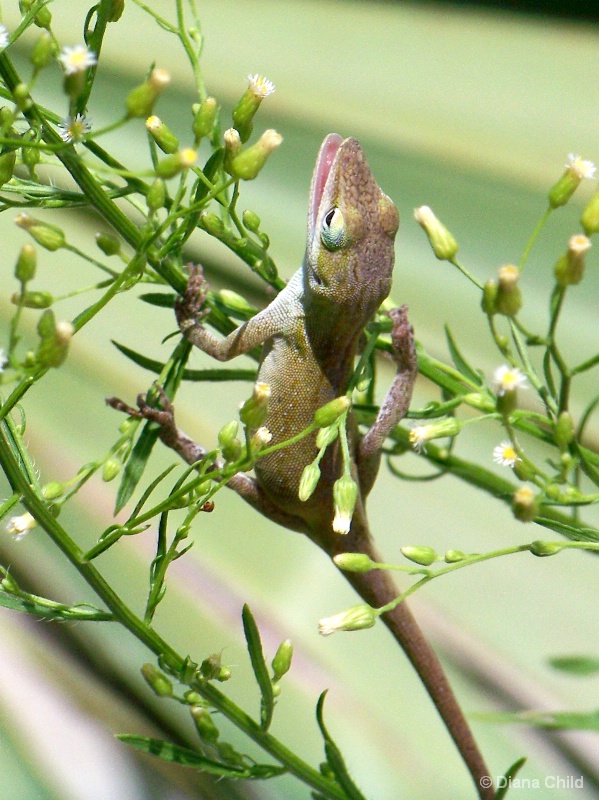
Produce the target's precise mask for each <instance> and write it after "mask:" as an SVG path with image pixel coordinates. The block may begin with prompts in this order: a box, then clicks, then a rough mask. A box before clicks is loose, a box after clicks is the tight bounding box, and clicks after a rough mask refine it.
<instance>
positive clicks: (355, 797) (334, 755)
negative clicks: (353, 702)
mask: <svg viewBox="0 0 599 800" xmlns="http://www.w3.org/2000/svg"><path fill="white" fill-rule="evenodd" d="M326 695H327V693H326V691H325V692H323V693H322V694H321V695H320V697H319V698H318V704H317V706H316V719H317V721H318V727H319V728H320V732H321V733H322V737H323V739H324V752H325V755H326V757H327V763H328V765H329V766H330V768H331V769H332V770H333V773H334V774H335V778H336V779H337V782H338V783H339V785H340V786H341V788H342V789H343V790H344V791H345V793H346V794H347V796H348V798H350V800H366V798H365V797H364V795H363V794H362V792H361V791H360V790H359V789H358V787H357V786H356V784H355V783H354V782H353V780H352V779H351V777H350V774H349V772H348V771H347V767H346V765H345V761H344V759H343V756H342V755H341V750H340V749H339V748H338V747H337V745H336V744H335V742H334V741H333V740H332V739H331V737H330V735H329V732H328V730H327V729H326V727H325V724H324V699H325V697H326Z"/></svg>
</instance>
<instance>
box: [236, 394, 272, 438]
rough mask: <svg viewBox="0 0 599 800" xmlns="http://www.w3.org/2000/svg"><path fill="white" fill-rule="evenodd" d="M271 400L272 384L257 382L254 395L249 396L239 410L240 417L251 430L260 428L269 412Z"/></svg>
mask: <svg viewBox="0 0 599 800" xmlns="http://www.w3.org/2000/svg"><path fill="white" fill-rule="evenodd" d="M269 400H270V384H268V383H256V384H254V391H253V393H252V396H251V397H250V398H248V399H247V400H246V401H245V403H243V405H242V406H241V408H240V410H239V419H240V420H241V422H242V424H243V425H245V426H246V427H247V428H249V429H250V430H256V429H257V428H259V427H260V426H261V425H262V423H263V422H264V420H265V419H266V415H267V413H268V401H269Z"/></svg>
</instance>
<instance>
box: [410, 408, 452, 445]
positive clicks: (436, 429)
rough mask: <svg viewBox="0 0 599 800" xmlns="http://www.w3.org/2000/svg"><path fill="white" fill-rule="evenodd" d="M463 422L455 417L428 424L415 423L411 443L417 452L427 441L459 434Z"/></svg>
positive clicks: (411, 432)
mask: <svg viewBox="0 0 599 800" xmlns="http://www.w3.org/2000/svg"><path fill="white" fill-rule="evenodd" d="M461 427H462V426H461V424H460V423H459V422H458V420H457V419H456V418H455V417H446V418H445V419H440V420H437V421H436V422H431V423H429V424H428V425H415V426H414V427H413V428H412V430H411V431H410V444H411V445H412V447H413V448H414V450H416V452H417V453H420V452H421V451H422V448H423V447H424V445H425V444H426V443H427V442H430V441H431V440H432V439H445V438H446V437H447V436H451V437H452V436H457V435H458V433H459V432H460V430H461Z"/></svg>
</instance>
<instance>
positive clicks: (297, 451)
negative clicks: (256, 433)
mask: <svg viewBox="0 0 599 800" xmlns="http://www.w3.org/2000/svg"><path fill="white" fill-rule="evenodd" d="M398 225H399V216H398V212H397V209H396V208H395V206H394V204H393V203H392V201H391V200H390V199H389V198H388V197H387V196H386V195H385V194H384V193H383V192H382V191H381V189H380V188H379V186H378V184H377V183H376V181H375V179H374V177H373V175H372V173H371V171H370V169H369V167H368V164H367V163H366V159H365V157H364V153H363V151H362V148H361V146H360V144H359V143H358V142H357V141H356V140H355V139H342V138H341V137H340V136H338V135H337V134H329V136H327V137H326V139H325V140H324V142H323V144H322V146H321V149H320V154H319V156H318V160H317V162H316V167H315V170H314V176H313V179H312V189H311V196H310V207H309V214H308V235H307V246H306V255H305V258H304V263H303V265H302V267H301V268H300V269H299V270H298V272H297V273H296V274H295V275H294V276H293V278H292V279H291V280H290V281H289V283H288V285H287V286H286V287H285V289H284V290H283V291H282V292H280V294H279V295H278V296H277V297H276V298H275V299H274V300H273V301H272V302H271V303H270V305H269V306H268V307H267V308H265V309H264V310H263V311H261V312H260V313H258V314H257V315H256V316H255V317H253V318H252V319H250V320H249V321H247V322H246V323H244V324H243V325H241V326H240V327H239V328H238V329H237V330H235V331H233V333H231V334H230V335H229V336H228V337H226V338H225V339H223V340H220V339H218V338H217V337H215V336H214V335H213V334H212V333H211V332H210V331H208V330H207V329H206V328H204V327H203V325H202V318H203V316H204V315H205V312H204V311H203V309H202V304H203V302H204V300H205V297H206V292H207V285H206V283H205V281H204V279H203V276H202V272H201V269H200V268H199V267H190V278H189V285H188V288H187V291H186V293H185V295H184V296H183V297H182V298H181V299H180V300H179V301H178V303H177V306H176V313H177V319H178V322H179V326H180V328H181V331H182V332H183V334H184V335H185V336H186V338H187V339H188V340H189V341H191V342H192V343H193V344H194V345H197V346H198V347H199V348H201V349H202V350H203V351H204V352H206V353H209V354H210V355H212V356H213V357H214V358H217V359H219V360H220V361H226V360H228V359H230V358H233V357H235V356H236V355H239V354H241V353H245V352H247V351H248V350H251V349H252V348H254V347H256V346H257V345H260V344H262V345H263V349H262V358H261V361H260V368H259V374H258V381H260V382H263V383H267V384H269V386H270V389H271V397H270V401H269V405H268V415H267V418H266V421H265V423H264V424H265V425H266V427H267V428H268V429H269V431H270V433H271V434H272V441H271V444H275V443H278V442H281V441H285V440H286V439H289V438H290V437H291V436H293V435H295V434H297V433H299V432H300V431H302V430H303V429H305V428H307V427H308V426H309V425H310V424H311V423H312V420H313V417H314V412H315V411H316V410H317V409H318V408H320V407H321V406H323V405H324V404H325V403H327V402H328V401H330V400H332V399H333V398H336V397H340V396H341V395H344V394H345V393H346V392H347V389H348V385H349V381H350V379H351V376H352V373H353V370H354V366H355V357H356V353H357V350H358V346H359V343H360V338H361V336H362V333H363V331H364V327H365V326H366V324H367V323H368V322H369V321H370V320H371V318H372V316H373V315H374V313H375V312H376V310H377V309H378V307H379V306H380V304H381V303H382V302H383V300H384V299H385V298H386V297H387V296H388V294H389V291H390V288H391V277H392V271H393V261H394V239H395V235H396V233H397V229H398ZM389 316H390V317H391V319H392V321H393V330H392V335H391V336H392V344H393V354H394V355H393V357H394V360H395V363H396V366H397V375H396V377H395V379H394V381H393V383H392V385H391V387H390V389H389V392H388V394H387V396H386V398H385V400H384V401H383V403H382V405H381V409H380V412H379V415H378V417H377V419H376V421H375V423H374V424H373V426H372V427H371V429H370V430H369V431H368V432H367V433H366V434H365V435H364V436H361V435H360V434H359V433H358V431H357V427H356V425H355V422H354V421H353V418H352V417H351V416H350V417H349V421H348V430H349V444H350V452H351V456H352V474H353V477H354V479H355V480H356V481H357V483H358V485H359V487H360V492H359V497H358V501H357V503H356V508H355V511H354V515H353V518H352V523H351V529H350V531H349V533H348V534H346V535H341V534H338V533H335V532H334V531H333V526H332V522H333V496H332V487H333V484H334V482H335V480H336V479H337V478H339V477H340V475H341V474H342V458H341V451H340V446H339V442H338V441H337V442H334V443H333V444H332V445H330V446H329V448H328V450H327V452H326V454H325V456H324V458H323V460H322V461H321V464H320V467H321V478H320V481H319V483H318V486H317V488H316V490H315V492H314V493H313V494H312V496H311V497H310V498H309V499H308V500H307V501H303V502H302V501H300V500H299V498H298V487H299V482H300V477H301V475H302V472H303V469H304V467H305V466H306V465H307V464H309V463H310V462H312V461H313V459H314V457H315V456H316V453H317V450H316V445H315V437H316V435H315V434H314V435H312V436H309V437H306V438H304V439H302V440H301V441H299V442H298V443H296V444H293V445H291V446H289V447H286V448H283V449H281V450H279V451H277V452H275V453H272V454H269V455H266V456H264V457H262V458H259V459H258V461H257V462H256V467H255V475H256V477H255V479H254V478H252V477H251V476H249V475H247V474H245V473H240V474H238V475H236V476H235V477H234V478H233V479H231V480H230V481H229V483H228V485H229V486H230V487H231V488H233V489H235V490H236V491H237V492H238V493H239V494H240V495H241V496H242V497H243V498H244V499H245V500H247V502H248V503H250V504H251V505H252V506H253V507H254V508H256V509H257V510H258V511H260V512H261V513H263V514H264V515H265V516H267V517H269V518H270V519H273V520H274V521H276V522H278V523H280V524H281V525H284V526H285V527H287V528H290V529H292V530H295V531H300V532H302V533H304V534H306V535H307V536H309V537H310V538H311V539H312V540H313V541H314V542H315V543H316V544H318V545H319V547H321V548H322V549H323V550H324V551H325V552H326V553H327V554H328V555H329V556H331V557H333V556H334V555H336V554H338V553H342V552H358V553H366V554H368V555H369V556H370V557H371V558H372V559H374V560H377V561H380V560H382V559H381V558H380V556H379V554H378V553H377V550H376V548H375V545H374V543H373V540H372V536H371V534H370V531H369V528H368V522H367V518H366V511H365V501H366V497H367V495H368V493H369V491H370V489H371V488H372V485H373V483H374V480H375V478H376V473H377V471H378V466H379V461H380V451H381V447H382V445H383V443H384V441H385V438H386V437H387V435H388V434H389V433H390V431H391V430H392V429H393V427H394V426H395V425H396V424H397V423H398V422H399V421H400V419H401V418H402V417H403V416H404V415H405V413H406V412H407V410H408V406H409V402H410V398H411V394H412V387H413V384H414V381H415V378H416V372H417V364H416V354H415V348H414V340H413V331H412V328H411V326H410V324H409V322H408V318H407V309H406V308H405V307H404V308H401V309H394V310H393V311H391V312H390V313H389ZM162 405H163V410H162V411H156V410H155V409H150V408H148V407H147V405H146V404H145V402H144V400H143V398H141V405H140V409H141V411H140V412H135V411H132V410H131V409H128V407H124V405H123V404H121V405H120V406H119V405H117V407H119V408H122V409H123V410H129V411H130V413H142V414H143V415H144V416H147V417H149V418H152V419H156V420H157V421H159V422H160V423H161V425H162V431H161V438H162V439H163V441H164V442H165V443H166V444H167V445H168V446H169V447H172V448H173V449H175V450H176V451H177V452H178V453H179V454H180V455H181V456H182V457H183V458H184V459H185V460H186V461H187V462H188V463H194V462H195V461H197V460H198V459H199V458H201V457H202V455H203V454H205V450H204V449H203V448H201V447H200V446H199V445H197V444H196V443H195V442H193V441H192V440H190V439H189V438H188V437H187V436H186V435H185V434H184V433H182V432H181V431H180V430H178V429H177V428H176V426H175V424H174V418H173V416H172V408H170V406H169V404H168V402H167V400H166V398H164V399H163V403H162ZM344 575H345V577H346V578H347V580H348V581H350V583H351V584H352V585H353V587H354V588H355V590H356V591H357V592H358V594H359V595H360V596H361V597H362V598H363V599H364V600H365V601H366V602H367V603H369V604H370V605H371V606H373V607H381V606H383V605H385V604H387V603H388V602H390V601H391V600H392V599H393V598H395V597H396V596H397V594H398V590H397V589H396V587H395V585H394V583H393V580H392V578H391V577H390V575H389V573H388V572H387V571H384V570H372V571H370V572H367V573H351V572H347V573H344ZM382 619H383V620H384V622H385V624H386V625H387V627H388V628H389V630H390V631H391V633H392V634H393V636H394V637H395V638H396V640H397V641H398V642H399V644H400V645H401V647H402V648H403V650H404V651H405V653H406V655H407V656H408V658H409V659H410V661H411V662H412V664H413V665H414V667H415V669H416V671H417V672H418V675H419V676H420V678H421V679H422V681H423V683H424V685H425V687H426V689H427V691H428V693H429V695H430V696H431V698H432V700H433V702H434V703H435V705H436V707H437V709H438V711H439V713H440V715H441V717H442V718H443V720H444V722H445V725H446V727H447V729H448V731H449V732H450V734H451V736H452V738H453V739H454V741H455V743H456V745H457V748H458V750H459V752H460V754H461V756H462V758H463V760H464V762H465V763H466V765H467V767H468V769H469V771H470V773H471V776H472V778H473V780H474V782H475V784H476V787H477V792H478V795H479V797H480V798H484V800H490V798H492V797H493V796H494V791H493V788H492V787H489V788H485V787H486V780H482V781H481V779H483V778H486V776H488V775H489V771H488V769H487V767H486V765H485V762H484V760H483V758H482V756H481V754H480V752H479V750H478V747H477V745H476V742H475V741H474V738H473V736H472V733H471V731H470V729H469V727H468V724H467V723H466V720H465V719H464V716H463V714H462V711H461V709H460V707H459V705H458V703H457V701H456V699H455V697H454V694H453V692H452V690H451V687H450V685H449V683H448V681H447V678H446V676H445V674H444V672H443V669H442V667H441V665H440V663H439V661H438V659H437V657H436V655H435V653H434V652H433V650H432V649H431V647H430V645H429V644H428V642H427V641H426V639H425V637H424V635H423V634H422V632H421V630H420V628H419V626H418V625H417V623H416V621H415V619H414V617H413V616H412V614H411V612H410V610H409V608H408V606H407V605H406V603H405V602H404V603H400V604H399V605H398V606H397V607H396V608H395V609H394V610H393V611H391V612H389V613H387V614H385V615H383V617H382ZM431 759H432V755H431Z"/></svg>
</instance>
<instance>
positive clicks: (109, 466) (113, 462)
mask: <svg viewBox="0 0 599 800" xmlns="http://www.w3.org/2000/svg"><path fill="white" fill-rule="evenodd" d="M121 468H122V464H121V462H120V460H119V459H118V458H116V457H114V456H113V457H112V458H108V459H106V461H105V462H104V466H103V468H102V480H103V481H105V482H106V483H109V482H110V481H112V480H114V479H115V478H116V476H117V475H118V474H119V472H120V471H121Z"/></svg>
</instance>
